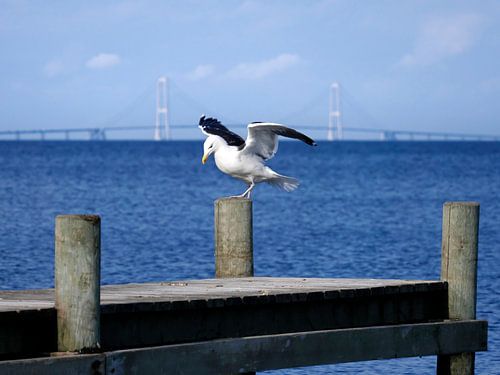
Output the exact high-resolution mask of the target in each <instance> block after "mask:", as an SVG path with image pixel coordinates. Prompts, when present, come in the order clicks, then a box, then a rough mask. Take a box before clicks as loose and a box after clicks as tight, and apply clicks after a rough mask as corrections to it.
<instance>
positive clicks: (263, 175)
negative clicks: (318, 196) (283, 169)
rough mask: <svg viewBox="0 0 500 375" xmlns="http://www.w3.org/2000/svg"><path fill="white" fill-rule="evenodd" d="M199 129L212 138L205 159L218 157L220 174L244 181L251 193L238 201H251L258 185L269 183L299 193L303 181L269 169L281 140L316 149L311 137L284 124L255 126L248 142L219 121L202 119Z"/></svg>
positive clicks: (248, 191) (252, 124)
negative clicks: (289, 139)
mask: <svg viewBox="0 0 500 375" xmlns="http://www.w3.org/2000/svg"><path fill="white" fill-rule="evenodd" d="M199 127H200V129H201V131H202V132H203V133H204V134H206V135H207V136H208V137H207V139H206V140H205V143H204V144H203V158H202V159H201V162H202V163H203V164H205V163H206V161H207V159H208V157H209V156H210V155H212V154H214V159H215V164H216V165H217V168H219V170H220V171H222V172H224V173H226V174H228V175H230V176H232V177H234V178H237V179H240V180H243V181H244V182H245V183H246V184H247V186H248V189H247V190H245V192H244V193H243V194H241V195H237V196H235V197H234V198H247V199H250V194H251V192H252V190H253V189H254V187H255V185H256V184H258V183H260V182H267V183H268V184H270V185H273V186H276V187H278V188H280V189H283V190H285V191H287V192H289V191H292V190H295V189H296V188H297V186H299V181H298V180H297V179H295V178H293V177H287V176H283V175H281V174H279V173H276V172H275V171H273V170H272V169H271V168H269V167H268V166H266V165H265V162H266V161H267V160H269V159H271V158H272V157H273V156H274V155H275V154H276V151H278V136H279V135H281V136H283V137H287V138H295V139H299V140H301V141H303V142H305V143H307V144H308V145H310V146H316V142H314V141H313V140H312V139H311V138H309V137H308V136H307V135H305V134H302V133H299V132H298V131H296V130H294V129H290V128H288V127H286V126H284V125H281V124H275V123H272V122H252V123H250V124H248V127H247V129H248V135H247V139H246V140H244V139H243V138H241V137H240V136H239V135H238V134H235V133H233V132H232V131H230V130H229V129H228V128H226V127H225V126H224V125H222V124H221V123H220V121H219V120H217V119H216V118H212V117H208V118H206V117H205V116H204V115H203V116H201V118H200V122H199Z"/></svg>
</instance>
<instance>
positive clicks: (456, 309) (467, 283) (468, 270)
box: [437, 202, 479, 375]
mask: <svg viewBox="0 0 500 375" xmlns="http://www.w3.org/2000/svg"><path fill="white" fill-rule="evenodd" d="M478 233H479V203H476V202H447V203H445V205H444V207H443V240H442V254H441V280H444V281H447V282H448V312H449V318H450V319H452V320H462V319H475V318H476V290H477V248H478ZM474 359H475V354H474V353H462V354H457V355H450V356H439V357H438V364H437V373H438V374H439V375H445V374H451V375H458V374H463V375H470V374H474Z"/></svg>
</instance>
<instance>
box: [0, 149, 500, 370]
mask: <svg viewBox="0 0 500 375" xmlns="http://www.w3.org/2000/svg"><path fill="white" fill-rule="evenodd" d="M201 156H202V141H175V142H125V141H123V142H122V141H108V142H87V141H82V142H78V141H70V142H64V141H59V142H49V141H46V142H38V141H33V142H30V141H24V142H10V141H4V142H0V288H1V289H27V288H48V287H53V274H54V273H53V267H54V256H53V253H54V238H53V237H54V219H55V217H56V215H58V214H80V213H92V214H99V215H100V216H101V218H102V282H103V283H104V284H116V283H129V282H145V281H160V280H176V279H177V280H178V279H191V278H210V277H213V275H214V258H213V253H214V246H213V201H214V200H215V199H216V198H218V197H221V196H228V195H235V194H240V193H242V192H243V191H244V189H245V186H244V185H243V184H242V183H241V182H239V181H236V180H233V179H231V178H230V177H228V176H225V175H223V174H222V173H221V172H219V171H218V170H217V169H216V167H215V165H214V163H213V159H211V160H210V162H209V163H207V164H206V165H204V166H203V165H202V164H201V162H200V159H201ZM270 165H271V167H272V168H273V169H275V170H276V171H278V172H279V173H281V174H285V175H289V176H293V177H296V178H298V179H299V180H300V181H301V185H300V187H299V188H298V189H297V190H296V191H294V192H292V193H285V192H282V191H279V190H276V189H274V188H272V187H269V186H265V185H259V186H258V187H257V188H256V189H255V190H254V194H253V200H254V249H255V250H254V251H255V272H256V275H257V276H264V275H266V276H299V277H350V278H400V279H439V274H440V251H441V250H440V247H441V215H442V205H443V203H444V202H446V201H478V202H480V204H481V220H480V234H479V273H478V279H479V281H478V303H477V310H478V311H477V316H478V318H480V319H487V320H489V323H490V326H489V351H488V352H486V353H480V354H478V355H477V357H476V369H477V373H478V374H499V373H500V352H499V349H500V332H499V328H500V298H499V295H498V291H499V290H500V143H497V142H491V143H488V142H363V141H357V142H354V141H353V142H348V141H346V142H320V143H319V146H318V147H315V148H311V147H308V146H307V145H304V144H302V143H299V142H282V143H281V144H280V150H279V151H278V154H277V155H276V157H275V158H274V159H273V160H271V161H270ZM435 362H436V360H435V357H423V358H412V359H399V360H390V361H370V362H362V363H351V364H341V365H335V366H319V367H311V368H303V369H293V370H283V371H274V372H269V373H270V374H271V373H272V374H331V373H344V374H380V373H386V374H403V373H404V374H434V373H435Z"/></svg>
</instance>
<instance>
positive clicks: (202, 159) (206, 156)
mask: <svg viewBox="0 0 500 375" xmlns="http://www.w3.org/2000/svg"><path fill="white" fill-rule="evenodd" d="M207 159H208V155H207V154H205V155H203V157H202V158H201V162H202V164H205V163H206V162H207Z"/></svg>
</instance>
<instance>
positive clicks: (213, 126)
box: [198, 116, 245, 147]
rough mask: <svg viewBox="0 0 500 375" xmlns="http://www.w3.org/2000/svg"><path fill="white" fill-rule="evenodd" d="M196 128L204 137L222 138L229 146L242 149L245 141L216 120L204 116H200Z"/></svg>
mask: <svg viewBox="0 0 500 375" xmlns="http://www.w3.org/2000/svg"><path fill="white" fill-rule="evenodd" d="M198 126H199V128H200V129H201V131H202V132H203V133H204V134H206V135H218V136H219V137H222V138H224V140H225V141H226V142H227V144H228V145H229V146H237V147H243V145H244V144H245V140H244V139H243V138H241V137H240V136H239V135H238V134H236V133H233V132H232V131H230V130H229V129H228V128H226V127H225V126H224V125H222V124H221V123H220V121H219V120H217V119H216V118H212V117H208V118H205V116H201V117H200V122H199V125H198Z"/></svg>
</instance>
